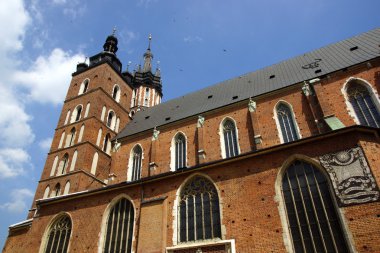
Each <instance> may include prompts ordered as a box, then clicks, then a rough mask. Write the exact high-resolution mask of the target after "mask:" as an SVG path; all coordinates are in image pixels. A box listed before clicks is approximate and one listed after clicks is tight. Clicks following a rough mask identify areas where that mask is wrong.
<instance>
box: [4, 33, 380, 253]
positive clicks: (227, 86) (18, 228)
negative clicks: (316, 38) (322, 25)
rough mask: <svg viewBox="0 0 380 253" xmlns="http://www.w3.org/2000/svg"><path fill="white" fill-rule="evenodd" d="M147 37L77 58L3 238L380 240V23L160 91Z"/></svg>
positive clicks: (117, 242) (70, 247)
mask: <svg viewBox="0 0 380 253" xmlns="http://www.w3.org/2000/svg"><path fill="white" fill-rule="evenodd" d="M150 41H151V38H149V46H148V48H147V50H146V52H145V53H144V64H143V65H142V66H139V67H138V68H137V69H135V70H134V71H133V72H131V71H128V70H127V71H124V70H123V68H122V63H121V61H120V60H119V59H118V57H117V54H116V53H117V51H118V40H117V38H116V36H115V34H112V35H110V36H108V37H107V38H106V41H105V43H104V45H103V50H101V52H100V53H98V54H96V55H94V56H92V57H90V59H89V64H87V63H80V64H78V65H77V68H76V71H75V72H74V73H73V74H72V80H71V83H70V86H69V89H68V92H67V95H66V99H65V101H64V104H63V108H62V112H61V115H60V117H59V121H58V123H57V127H56V129H55V134H54V138H53V142H52V144H51V148H50V151H49V153H48V155H47V159H46V164H45V167H44V168H43V171H42V175H41V179H40V181H39V183H38V187H37V190H36V193H35V197H34V200H33V204H32V207H31V209H30V210H29V213H28V215H27V218H26V220H25V221H22V222H20V223H17V224H14V225H11V226H10V227H9V235H8V238H7V241H6V244H5V246H4V248H3V252H20V253H23V252H40V253H44V252H49V253H61V252H97V253H103V252H128V253H131V252H135V253H136V252H138V253H159V252H160V253H161V252H166V253H202V252H203V253H206V252H207V253H221V252H224V253H236V252H239V253H250V252H255V253H256V252H263V253H267V252H295V253H298V252H341V253H346V252H352V253H354V252H373V253H374V252H380V202H379V197H380V196H379V194H380V192H379V183H380V155H379V152H380V137H379V136H380V99H379V92H380V28H379V29H375V30H372V31H369V32H366V33H363V34H360V35H358V36H355V37H353V38H350V39H346V40H343V41H341V42H338V43H335V44H331V45H328V46H325V47H322V48H320V49H317V50H315V51H312V52H309V53H305V54H303V55H300V56H298V57H295V58H292V59H289V60H286V61H283V62H280V63H278V64H275V65H272V66H269V67H266V68H263V69H261V70H258V71H255V72H252V73H248V74H245V75H241V76H239V77H237V78H234V79H230V80H227V81H224V82H221V83H218V84H216V85H213V86H209V87H207V88H205V89H202V90H199V91H197V92H193V93H190V94H187V95H185V96H182V97H179V98H176V99H172V100H169V101H167V102H164V103H161V98H162V96H163V90H162V83H161V75H160V69H153V67H152V59H153V53H152V50H151V45H150ZM124 69H125V68H124ZM3 229H5V228H3Z"/></svg>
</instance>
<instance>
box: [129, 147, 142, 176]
mask: <svg viewBox="0 0 380 253" xmlns="http://www.w3.org/2000/svg"><path fill="white" fill-rule="evenodd" d="M141 160H142V149H141V147H140V146H139V145H137V146H136V147H135V148H134V149H133V154H132V177H131V180H132V181H134V180H139V179H140V177H141Z"/></svg>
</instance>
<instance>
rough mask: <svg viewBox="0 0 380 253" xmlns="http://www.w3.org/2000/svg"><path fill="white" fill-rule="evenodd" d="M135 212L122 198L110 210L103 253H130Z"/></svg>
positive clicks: (130, 204) (127, 201)
mask: <svg viewBox="0 0 380 253" xmlns="http://www.w3.org/2000/svg"><path fill="white" fill-rule="evenodd" d="M134 219H135V212H134V209H133V205H132V203H131V202H130V201H129V200H128V199H126V198H122V199H121V200H119V201H118V202H117V203H116V204H115V205H114V206H113V207H112V209H111V211H110V214H109V216H108V219H107V223H106V234H105V243H104V253H108V252H128V253H130V252H132V238H133V223H134Z"/></svg>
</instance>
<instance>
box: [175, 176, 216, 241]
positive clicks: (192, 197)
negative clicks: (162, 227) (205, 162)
mask: <svg viewBox="0 0 380 253" xmlns="http://www.w3.org/2000/svg"><path fill="white" fill-rule="evenodd" d="M178 226H179V227H178V228H179V241H180V242H189V241H196V240H205V239H213V238H221V224H220V210H219V198H218V193H217V190H216V188H215V186H214V185H213V184H212V183H211V182H210V181H209V180H208V179H206V178H204V177H201V176H196V177H194V178H192V179H191V180H190V181H189V182H187V183H186V184H185V185H184V187H183V189H182V190H181V193H180V199H179V205H178Z"/></svg>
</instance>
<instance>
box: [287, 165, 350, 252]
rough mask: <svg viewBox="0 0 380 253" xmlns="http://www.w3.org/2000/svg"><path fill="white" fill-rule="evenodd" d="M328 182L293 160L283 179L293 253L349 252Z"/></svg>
mask: <svg viewBox="0 0 380 253" xmlns="http://www.w3.org/2000/svg"><path fill="white" fill-rule="evenodd" d="M327 180H328V179H327V178H326V176H325V175H323V174H322V172H320V171H319V170H318V169H316V168H314V166H312V165H311V164H308V163H305V162H303V161H295V162H293V163H292V164H291V165H290V167H288V168H287V170H286V172H285V174H284V176H283V179H282V194H283V197H284V201H285V208H286V213H287V216H288V221H289V230H290V234H291V237H292V240H293V246H294V252H296V253H298V252H319V251H323V252H349V250H348V248H347V245H346V241H345V239H344V236H343V229H342V226H341V224H340V221H339V218H338V215H337V210H336V208H335V205H334V203H333V199H332V196H331V193H330V191H329V185H328V181H327Z"/></svg>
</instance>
